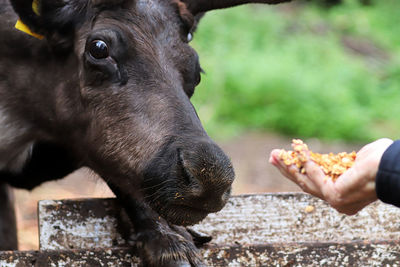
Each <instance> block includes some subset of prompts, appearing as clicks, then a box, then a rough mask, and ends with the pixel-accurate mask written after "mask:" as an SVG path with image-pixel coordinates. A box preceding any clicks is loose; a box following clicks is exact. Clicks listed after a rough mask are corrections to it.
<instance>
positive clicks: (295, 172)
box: [269, 149, 322, 198]
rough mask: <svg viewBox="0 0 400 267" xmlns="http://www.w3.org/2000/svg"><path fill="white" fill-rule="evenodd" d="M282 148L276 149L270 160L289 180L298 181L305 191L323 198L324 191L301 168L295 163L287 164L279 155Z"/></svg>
mask: <svg viewBox="0 0 400 267" xmlns="http://www.w3.org/2000/svg"><path fill="white" fill-rule="evenodd" d="M280 153H281V150H279V149H275V150H273V151H272V152H271V154H270V160H269V162H270V163H271V164H273V165H274V166H275V167H277V168H278V170H279V171H280V173H281V174H282V175H283V176H285V177H286V178H289V180H291V181H293V182H294V183H296V184H297V185H298V186H299V187H300V188H301V189H302V190H303V191H304V192H306V193H309V194H312V195H314V196H316V197H319V198H321V197H322V193H321V191H320V190H319V188H318V186H316V185H315V184H314V183H313V182H312V181H311V180H310V179H308V177H307V176H305V175H303V174H301V173H300V170H299V168H297V166H295V165H289V166H287V165H286V164H285V163H284V162H283V161H282V160H281V159H280V157H279V155H280Z"/></svg>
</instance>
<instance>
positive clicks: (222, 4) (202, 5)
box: [182, 0, 291, 15]
mask: <svg viewBox="0 0 400 267" xmlns="http://www.w3.org/2000/svg"><path fill="white" fill-rule="evenodd" d="M182 1H183V2H185V3H186V5H187V7H188V9H189V10H190V11H191V12H192V14H194V15H196V14H199V13H202V12H207V11H210V10H214V9H221V8H228V7H233V6H238V5H243V4H250V3H259V4H279V3H283V2H290V1H291V0H182Z"/></svg>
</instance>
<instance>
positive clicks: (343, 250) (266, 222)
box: [0, 193, 400, 267]
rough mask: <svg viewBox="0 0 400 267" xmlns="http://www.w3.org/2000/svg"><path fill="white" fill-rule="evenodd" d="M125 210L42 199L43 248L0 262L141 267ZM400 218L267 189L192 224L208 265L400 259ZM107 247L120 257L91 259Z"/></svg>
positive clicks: (398, 213) (391, 211)
mask: <svg viewBox="0 0 400 267" xmlns="http://www.w3.org/2000/svg"><path fill="white" fill-rule="evenodd" d="M119 213H120V208H119V207H118V205H117V203H116V201H115V200H114V199H90V200H63V201H43V202H41V203H40V205H39V216H40V242H41V244H40V245H41V248H42V249H45V250H41V251H39V252H17V253H15V255H14V254H4V253H0V266H1V267H3V266H16V265H6V264H9V263H10V260H9V257H10V255H13V257H15V258H13V259H18V258H24V255H25V254H24V253H28V254H29V255H30V256H29V257H25V258H27V259H28V260H27V262H26V263H27V265H22V266H35V265H29V260H31V261H30V262H31V263H32V262H33V263H36V262H40V261H38V259H44V258H46V257H47V259H52V260H53V262H43V265H36V266H95V265H96V266H120V265H121V266H137V264H138V262H140V260H139V259H138V258H137V257H136V256H135V255H136V254H135V252H134V251H132V250H131V249H130V248H127V241H125V240H124V239H123V238H122V235H121V234H120V233H119V231H118V230H117V229H118V227H117V226H118V219H117V218H118V215H119ZM399 219H400V210H399V209H397V208H394V207H392V206H389V205H385V204H382V203H380V202H377V203H374V204H373V205H370V206H369V207H367V208H366V209H364V210H363V211H361V212H360V213H359V214H357V215H355V216H345V215H342V214H339V213H337V212H336V211H335V210H333V209H331V208H330V207H329V206H327V205H326V204H325V203H324V202H323V201H320V200H318V199H316V198H313V197H311V196H309V195H306V194H301V193H295V194H265V195H244V196H235V197H232V198H231V200H230V201H229V203H228V204H227V206H226V207H225V208H224V209H223V210H222V211H221V212H219V213H217V214H210V215H209V216H208V217H207V218H206V219H205V220H204V221H203V222H202V223H200V224H198V225H196V226H193V227H192V228H194V229H196V230H199V231H202V232H204V233H207V234H211V235H212V236H213V238H214V239H213V240H212V241H211V242H210V243H209V244H208V245H206V246H205V247H204V248H202V249H201V253H202V254H203V256H204V258H205V261H206V263H207V265H208V266H221V267H222V266H384V265H389V266H400V242H399V240H400V224H399ZM96 247H97V248H96ZM110 247H113V248H112V249H111V248H110ZM71 248H73V249H72V250H71ZM48 249H51V250H48ZM55 249H57V250H59V251H55ZM10 253H12V252H10ZM88 253H89V254H88ZM107 253H108V254H110V253H111V254H112V255H117V256H116V257H114V258H113V259H110V260H109V261H108V262H107V263H106V264H105V265H103V264H95V265H90V264H89V263H87V262H90V261H93V262H96V261H95V259H98V258H102V257H103V258H104V255H108V254H107ZM49 255H51V256H49ZM61 255H63V256H61ZM102 255H103V256H102ZM120 259H125V260H126V262H125V263H121V262H117V261H118V260H120ZM113 260H114V261H113ZM93 262H92V263H93ZM97 262H99V261H97ZM50 263H51V264H50ZM53 263H54V264H53ZM76 263H77V264H76ZM124 264H126V265H124ZM129 264H130V265H129Z"/></svg>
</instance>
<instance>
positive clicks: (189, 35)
mask: <svg viewBox="0 0 400 267" xmlns="http://www.w3.org/2000/svg"><path fill="white" fill-rule="evenodd" d="M186 38H187V42H188V43H190V41H192V40H193V35H192V33H190V32H189V33H188V35H187V37H186Z"/></svg>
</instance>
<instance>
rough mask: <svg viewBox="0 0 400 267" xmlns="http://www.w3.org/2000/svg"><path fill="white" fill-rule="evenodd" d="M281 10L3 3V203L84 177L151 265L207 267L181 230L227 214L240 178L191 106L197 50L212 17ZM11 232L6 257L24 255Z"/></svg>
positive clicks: (86, 1)
mask: <svg viewBox="0 0 400 267" xmlns="http://www.w3.org/2000/svg"><path fill="white" fill-rule="evenodd" d="M284 1H285V0H255V1H251V0H248V1H246V0H244V1H243V0H185V1H178V0H39V1H37V2H36V4H37V10H36V8H33V7H32V0H10V1H9V0H0V182H1V183H3V185H1V186H2V187H1V188H0V189H1V190H3V189H4V190H3V192H2V193H3V194H2V195H3V196H5V197H6V196H7V194H8V193H7V192H8V191H7V189H6V188H4V184H8V185H11V186H14V187H17V188H25V189H32V188H34V187H35V186H37V185H39V184H41V183H42V182H45V181H49V180H54V179H59V178H62V177H64V176H65V175H67V174H69V173H71V172H72V171H74V170H76V169H78V168H80V167H82V166H87V167H89V168H91V169H92V170H94V171H95V172H96V173H98V174H99V175H100V176H101V177H102V178H103V179H104V180H105V181H106V182H107V184H108V185H109V186H110V188H111V189H112V190H113V192H114V193H115V195H116V196H117V198H118V199H119V200H120V202H121V204H122V205H123V207H124V208H125V210H126V212H127V214H128V216H129V218H130V220H131V221H132V224H133V225H134V228H135V230H136V232H137V236H136V240H137V244H140V248H139V251H140V252H141V255H142V256H143V260H144V262H145V264H146V265H147V266H177V265H185V266H186V265H192V266H198V265H202V260H201V259H200V257H199V256H198V254H197V252H196V248H195V246H194V245H193V242H192V240H191V238H188V237H187V235H186V234H185V233H183V232H181V231H180V230H177V229H178V228H177V227H176V226H175V225H183V226H186V225H192V224H195V223H197V222H199V221H200V220H202V219H203V218H204V217H205V216H206V215H207V214H208V213H210V212H216V211H219V210H220V209H221V208H222V207H223V206H224V205H225V203H226V202H227V200H228V198H229V196H230V191H231V184H232V182H233V179H234V171H233V168H232V166H231V163H230V161H229V159H228V158H227V156H226V155H225V154H224V153H223V152H222V150H221V149H220V148H219V147H218V146H217V145H216V144H215V143H214V142H213V141H212V140H211V139H210V138H209V137H208V136H207V134H206V132H205V131H204V129H203V127H202V125H201V123H200V120H199V118H198V116H197V114H196V112H195V110H194V108H193V106H192V104H191V103H190V100H189V98H190V97H191V96H192V94H193V92H194V88H195V87H196V85H197V84H198V83H199V82H200V72H201V68H200V65H199V60H198V56H197V54H196V52H195V51H194V50H193V49H192V48H191V47H190V45H189V44H188V42H189V41H190V39H191V38H190V37H191V35H192V33H193V30H194V29H195V26H196V24H197V22H198V19H199V18H200V17H201V15H202V13H203V12H206V11H209V10H212V9H217V8H225V7H230V6H235V5H239V4H244V3H250V2H257V3H270V4H275V3H278V2H284ZM18 18H20V19H21V21H22V22H23V23H24V24H26V25H27V26H28V27H29V29H30V30H31V31H32V32H34V33H36V34H38V35H41V36H43V37H44V39H42V40H41V39H37V38H35V37H33V36H31V35H28V34H26V33H24V32H22V31H19V30H17V29H15V28H14V25H15V23H16V21H17V20H18ZM188 37H189V38H188ZM6 199H8V198H6ZM1 205H2V208H4V209H10V205H9V202H3V201H2V202H1ZM3 206H6V207H3ZM0 214H1V215H2V214H3V213H0ZM7 214H8V215H7V216H3V215H2V216H3V217H4V218H6V217H7V218H10V219H9V221H10V222H12V220H13V216H12V213H11V215H10V214H9V213H7ZM3 222H4V223H3ZM3 222H0V230H2V229H3V228H4V227H3V226H5V225H6V224H7V223H6V220H3ZM12 223H14V222H12ZM10 229H11V228H10ZM14 230H15V223H14ZM1 233H3V232H1V231H0V235H1ZM9 233H11V234H12V235H13V236H12V238H10V239H9V240H10V241H4V240H6V239H5V238H6V237H5V236H3V237H2V236H0V240H1V241H0V247H1V248H2V249H16V242H15V240H16V239H15V233H13V231H9ZM8 238H9V237H8Z"/></svg>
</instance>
